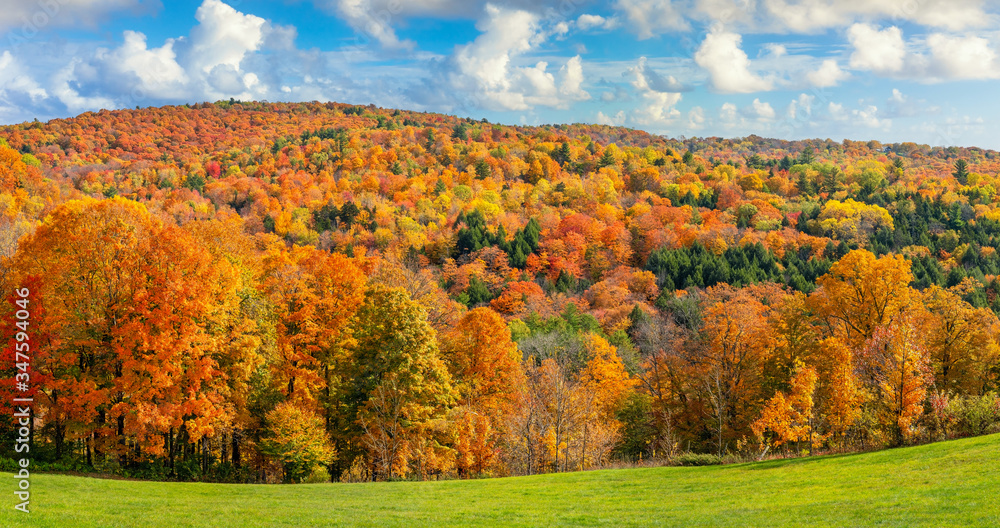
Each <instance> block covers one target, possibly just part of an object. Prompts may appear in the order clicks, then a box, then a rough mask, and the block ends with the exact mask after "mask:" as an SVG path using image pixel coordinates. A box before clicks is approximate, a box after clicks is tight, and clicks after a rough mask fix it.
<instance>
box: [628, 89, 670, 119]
mask: <svg viewBox="0 0 1000 528" xmlns="http://www.w3.org/2000/svg"><path fill="white" fill-rule="evenodd" d="M642 97H643V99H645V101H646V103H647V104H646V106H644V107H641V108H639V109H638V110H636V111H635V112H633V114H632V119H634V120H635V122H636V123H638V124H640V125H646V126H657V125H660V126H662V125H666V124H670V123H672V122H673V121H674V120H675V119H677V117H679V116H680V115H681V113H680V111H679V110H677V109H676V108H674V106H675V105H677V103H679V102H680V101H681V94H679V93H669V92H654V91H648V92H646V93H644V94H642Z"/></svg>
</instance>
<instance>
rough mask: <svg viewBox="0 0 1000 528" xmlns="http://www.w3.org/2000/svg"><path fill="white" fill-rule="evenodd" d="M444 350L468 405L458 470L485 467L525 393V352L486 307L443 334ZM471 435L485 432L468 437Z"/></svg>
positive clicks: (460, 436) (459, 442)
mask: <svg viewBox="0 0 1000 528" xmlns="http://www.w3.org/2000/svg"><path fill="white" fill-rule="evenodd" d="M441 355H442V358H443V359H444V361H445V362H446V363H447V365H448V369H449V371H450V373H451V376H452V379H453V380H455V382H454V383H455V389H456V390H457V392H458V397H459V400H458V404H459V405H460V406H462V407H463V408H464V409H465V411H464V413H463V416H462V418H461V420H460V423H459V424H458V425H459V427H458V431H457V433H458V440H457V444H456V447H457V449H458V451H459V453H458V455H459V459H458V461H459V464H458V466H459V470H460V471H462V472H463V473H468V472H470V471H473V470H474V471H476V472H482V471H483V470H484V469H485V468H488V467H489V466H490V461H491V460H492V459H493V458H494V455H495V453H496V451H497V449H498V448H499V440H500V438H501V437H502V435H503V434H504V421H505V417H506V416H507V415H509V414H511V413H512V412H513V410H514V407H515V406H516V405H517V404H518V403H519V402H520V401H521V400H522V398H523V392H524V387H525V377H524V369H523V367H522V366H521V351H520V350H518V348H517V345H516V344H515V343H514V342H513V341H512V340H511V335H510V329H509V328H508V327H507V324H506V323H505V322H504V320H503V318H502V317H501V316H500V315H499V314H498V313H496V312H494V311H493V310H491V309H489V308H485V307H483V308H475V309H473V310H471V311H469V312H468V313H466V314H465V315H464V316H462V318H461V319H460V320H459V322H458V324H457V325H456V326H455V327H454V328H453V329H452V330H450V331H449V332H448V333H447V334H445V335H444V336H443V338H442V346H441ZM473 434H474V435H486V436H482V437H480V436H476V437H474V438H469V437H468V435H473Z"/></svg>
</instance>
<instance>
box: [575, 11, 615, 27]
mask: <svg viewBox="0 0 1000 528" xmlns="http://www.w3.org/2000/svg"><path fill="white" fill-rule="evenodd" d="M617 26H618V19H617V18H614V17H610V18H609V17H602V16H601V15H587V14H583V15H580V16H579V17H578V18H577V19H576V27H578V28H579V29H580V30H581V31H587V30H590V29H594V28H598V29H614V28H615V27H617Z"/></svg>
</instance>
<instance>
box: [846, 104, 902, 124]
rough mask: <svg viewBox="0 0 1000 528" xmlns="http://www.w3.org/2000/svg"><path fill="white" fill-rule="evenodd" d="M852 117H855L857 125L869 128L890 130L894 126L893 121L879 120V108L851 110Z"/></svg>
mask: <svg viewBox="0 0 1000 528" xmlns="http://www.w3.org/2000/svg"><path fill="white" fill-rule="evenodd" d="M851 115H853V116H854V117H855V123H856V124H858V125H860V126H866V127H868V128H883V129H888V128H889V127H891V126H892V120H891V119H879V116H878V107H876V106H875V105H867V106H865V107H864V108H861V109H858V110H851Z"/></svg>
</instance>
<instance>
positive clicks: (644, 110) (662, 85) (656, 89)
mask: <svg viewBox="0 0 1000 528" xmlns="http://www.w3.org/2000/svg"><path fill="white" fill-rule="evenodd" d="M623 75H626V76H628V75H631V76H632V82H631V84H632V87H633V88H634V89H635V91H636V93H638V94H639V95H640V96H641V97H642V99H643V101H645V103H646V104H645V105H644V106H642V107H640V108H638V109H636V110H635V111H634V112H633V113H632V119H633V120H634V121H635V122H636V123H638V124H640V125H646V126H663V125H666V124H670V123H672V122H673V121H674V120H675V119H676V118H677V117H679V116H680V111H679V110H677V109H676V108H675V106H676V105H677V103H679V102H680V100H681V94H680V92H683V91H687V90H688V89H689V88H688V87H686V86H684V85H683V84H681V83H680V82H678V81H677V79H675V78H673V76H669V75H668V76H666V77H663V76H662V75H660V74H658V73H657V72H656V71H655V70H653V69H652V68H651V67H649V64H648V60H647V59H646V57H639V61H638V63H637V64H636V65H635V66H634V67H632V68H629V69H628V70H627V71H626V72H625V73H624V74H623Z"/></svg>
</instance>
